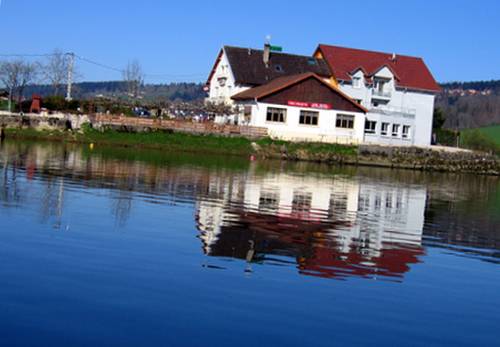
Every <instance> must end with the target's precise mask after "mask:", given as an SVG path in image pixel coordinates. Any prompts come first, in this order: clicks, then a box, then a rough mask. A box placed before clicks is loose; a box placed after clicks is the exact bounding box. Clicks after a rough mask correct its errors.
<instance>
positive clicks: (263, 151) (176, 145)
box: [6, 128, 500, 176]
mask: <svg viewBox="0 0 500 347" xmlns="http://www.w3.org/2000/svg"><path fill="white" fill-rule="evenodd" d="M6 135H7V138H8V139H9V138H12V139H15V138H18V139H25V140H26V139H27V140H37V141H39V140H43V141H47V140H48V141H57V142H63V143H64V142H66V143H82V144H93V146H92V147H93V148H94V150H95V149H96V148H100V149H103V148H108V149H109V150H112V149H113V148H114V149H116V148H124V149H125V148H126V149H128V150H130V152H131V153H134V149H151V150H156V151H160V152H163V153H165V154H167V153H168V154H169V155H179V156H181V153H184V155H182V156H186V155H188V154H189V153H192V154H196V155H197V156H199V157H202V156H203V155H205V156H208V155H211V154H214V155H218V156H222V157H223V156H229V155H231V156H237V157H239V158H245V159H247V158H248V157H250V156H252V155H255V156H256V157H257V158H259V159H267V158H269V159H284V160H288V161H305V162H307V161H309V162H321V163H326V164H353V165H358V166H360V165H361V166H380V167H389V168H404V169H412V170H422V171H441V172H461V173H466V172H467V173H475V174H487V175H497V176H498V175H500V161H499V160H498V158H497V157H495V156H492V155H488V154H484V153H475V152H471V153H469V152H456V153H450V152H444V151H436V150H433V149H424V148H417V147H383V146H370V145H368V146H367V145H364V146H360V147H359V148H358V147H357V146H349V145H339V144H326V143H312V142H307V143H306V142H303V143H292V142H286V141H277V140H272V139H269V138H264V139H260V140H258V141H252V140H249V139H246V138H243V137H223V136H215V135H190V134H184V133H171V132H165V131H156V132H148V133H131V132H118V131H115V130H106V131H103V132H102V131H98V130H95V129H92V128H85V129H84V130H83V131H82V132H71V131H61V130H51V131H49V130H34V129H30V128H23V129H20V128H11V129H7V130H6Z"/></svg>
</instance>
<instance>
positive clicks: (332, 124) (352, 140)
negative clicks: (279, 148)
mask: <svg viewBox="0 0 500 347" xmlns="http://www.w3.org/2000/svg"><path fill="white" fill-rule="evenodd" d="M246 106H247V107H249V106H250V107H251V108H252V110H251V118H250V123H249V125H252V126H257V127H265V128H267V129H268V134H269V136H270V137H271V138H274V139H280V140H285V141H297V142H299V141H300V142H329V143H343V144H359V143H362V142H363V132H364V126H365V115H364V114H363V113H361V112H348V111H337V110H321V109H314V108H301V107H295V106H287V105H276V104H268V103H261V102H253V103H250V104H246ZM270 109H282V110H285V112H286V116H285V119H284V122H276V121H269V120H268V112H269V110H270ZM301 111H304V112H307V113H309V114H310V113H316V114H317V116H318V123H317V125H306V124H300V115H301ZM343 116H347V117H352V119H353V127H352V128H345V127H344V128H343V127H338V126H337V118H338V117H343Z"/></svg>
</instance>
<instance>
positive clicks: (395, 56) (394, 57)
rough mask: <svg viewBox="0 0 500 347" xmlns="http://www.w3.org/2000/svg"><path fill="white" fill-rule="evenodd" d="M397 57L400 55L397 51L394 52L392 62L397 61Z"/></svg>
mask: <svg viewBox="0 0 500 347" xmlns="http://www.w3.org/2000/svg"><path fill="white" fill-rule="evenodd" d="M397 57H398V56H397V55H396V53H392V57H391V61H392V62H395V61H396V59H397Z"/></svg>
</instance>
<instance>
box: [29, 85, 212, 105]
mask: <svg viewBox="0 0 500 347" xmlns="http://www.w3.org/2000/svg"><path fill="white" fill-rule="evenodd" d="M24 94H25V96H26V97H28V98H29V97H31V95H32V94H39V95H41V96H42V97H45V96H49V95H53V88H52V87H51V86H49V85H33V86H29V87H28V88H26V90H25V92H24ZM73 96H74V97H75V98H76V99H89V98H92V97H96V96H105V97H113V98H125V97H126V96H127V87H126V84H125V82H122V81H107V82H81V83H75V84H74V85H73ZM141 96H142V98H143V99H144V100H153V99H154V100H161V101H185V102H187V101H199V100H201V99H203V98H204V97H205V92H204V91H203V85H202V84H197V83H170V84H147V85H145V86H144V87H143V88H142V91H141Z"/></svg>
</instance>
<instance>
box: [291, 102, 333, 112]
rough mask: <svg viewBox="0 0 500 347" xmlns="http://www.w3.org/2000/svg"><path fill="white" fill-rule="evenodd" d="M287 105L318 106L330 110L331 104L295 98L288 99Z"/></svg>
mask: <svg viewBox="0 0 500 347" xmlns="http://www.w3.org/2000/svg"><path fill="white" fill-rule="evenodd" d="M288 106H294V107H307V108H319V109H320V110H331V109H332V105H331V104H323V103H319V102H302V101H295V100H288Z"/></svg>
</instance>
